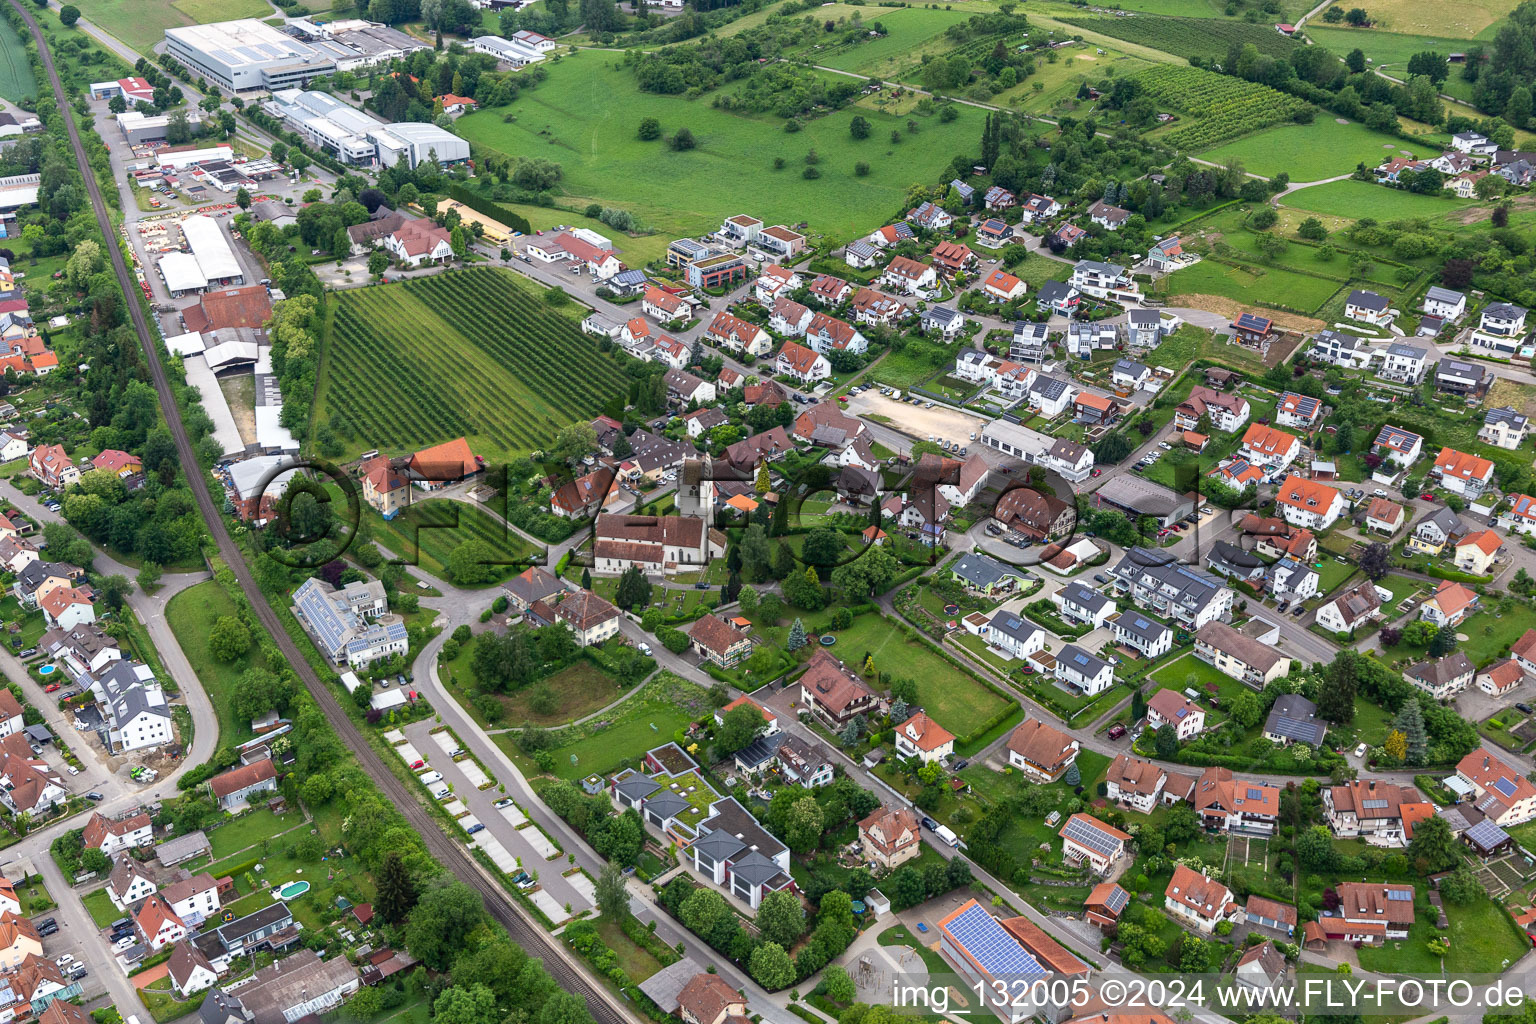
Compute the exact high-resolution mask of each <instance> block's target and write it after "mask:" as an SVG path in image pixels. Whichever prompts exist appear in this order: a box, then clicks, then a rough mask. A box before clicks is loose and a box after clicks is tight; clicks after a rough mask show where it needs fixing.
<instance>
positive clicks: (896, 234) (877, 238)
mask: <svg viewBox="0 0 1536 1024" xmlns="http://www.w3.org/2000/svg"><path fill="white" fill-rule="evenodd" d="M916 237H917V234H916V233H915V232H914V231H913V230H912V226H911V225H910V224H908V223H906V222H905V221H897V222H896V223H895V224H887V225H886V226H885V227H883V228H879V229H877V230H875V231H872V232H870V234H869V237H867V238H866V239H865V241H866V242H868V243H869V244H870V245H872V246H874V247H875V248H876V249H889V248H890V247H891V246H893V245H900V244H901V243H902V242H906V241H910V240H911V239H914V238H916Z"/></svg>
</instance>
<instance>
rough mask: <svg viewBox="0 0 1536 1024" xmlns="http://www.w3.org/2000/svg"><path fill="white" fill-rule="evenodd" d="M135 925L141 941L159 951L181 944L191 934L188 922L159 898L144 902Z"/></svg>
mask: <svg viewBox="0 0 1536 1024" xmlns="http://www.w3.org/2000/svg"><path fill="white" fill-rule="evenodd" d="M133 925H134V928H135V930H137V931H138V933H139V940H140V941H141V942H143V943H144V944H145V945H146V946H148V947H149V948H150V949H151V950H154V951H157V952H158V951H159V950H161V949H164V948H165V947H166V946H169V945H170V944H172V943H173V942H180V941H181V940H182V939H185V938H186V937H187V935H188V934H189V932H188V930H187V925H186V922H185V921H183V920H182V919H181V918H179V917H177V916H176V914H175V912H174V911H172V910H171V908H170V906H169V904H167V903H166V902H165V900H163V899H161V898H160V897H159V896H151V897H150V898H149V899H147V900H145V901H144V905H143V906H142V907H140V908H139V912H138V913H137V914H135V915H134V917H133Z"/></svg>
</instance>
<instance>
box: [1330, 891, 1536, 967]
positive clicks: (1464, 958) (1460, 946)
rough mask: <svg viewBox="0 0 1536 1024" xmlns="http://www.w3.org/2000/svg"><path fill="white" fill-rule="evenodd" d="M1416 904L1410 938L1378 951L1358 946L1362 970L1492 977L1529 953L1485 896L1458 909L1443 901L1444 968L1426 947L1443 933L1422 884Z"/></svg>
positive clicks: (1387, 944)
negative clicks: (1446, 949) (1446, 942)
mask: <svg viewBox="0 0 1536 1024" xmlns="http://www.w3.org/2000/svg"><path fill="white" fill-rule="evenodd" d="M1419 889H1420V893H1419V902H1420V903H1421V904H1422V905H1421V907H1420V911H1419V916H1418V919H1417V920H1416V921H1415V922H1414V925H1413V928H1412V929H1411V930H1410V931H1409V932H1408V938H1407V939H1405V940H1402V941H1398V942H1388V943H1386V945H1384V946H1380V947H1361V949H1360V966H1361V967H1362V968H1364V969H1365V970H1368V971H1378V972H1380V973H1382V974H1411V975H1414V976H1418V977H1426V976H1430V975H1436V976H1438V975H1439V974H1440V973H1441V971H1442V969H1443V970H1444V971H1446V972H1448V973H1451V974H1455V973H1462V972H1474V971H1480V972H1485V973H1495V972H1497V971H1499V970H1501V969H1502V967H1503V965H1505V964H1509V963H1513V962H1514V961H1515V960H1517V959H1519V958H1520V957H1521V956H1522V955H1523V954H1524V953H1525V952H1526V951H1527V950H1528V949H1529V943H1528V941H1527V940H1526V939H1525V937H1524V936H1523V935H1522V934H1521V933H1520V930H1519V929H1518V928H1516V927H1515V925H1514V922H1512V921H1510V920H1509V918H1508V916H1507V915H1506V914H1505V913H1504V911H1503V910H1502V909H1500V908H1499V906H1498V905H1497V904H1496V903H1494V902H1493V901H1492V900H1490V899H1487V898H1486V897H1484V898H1482V899H1479V900H1478V901H1477V902H1475V903H1473V904H1472V905H1471V906H1466V907H1462V906H1457V905H1456V904H1454V903H1452V902H1450V901H1449V900H1447V901H1446V904H1445V916H1446V919H1447V920H1448V921H1449V922H1450V925H1451V927H1450V931H1449V933H1448V937H1449V938H1450V943H1451V948H1450V951H1449V952H1447V953H1446V955H1445V961H1444V964H1443V965H1442V963H1441V961H1440V958H1438V957H1436V956H1435V955H1434V954H1432V953H1430V952H1429V949H1428V948H1427V947H1428V943H1429V941H1430V940H1431V939H1434V938H1436V937H1438V936H1439V935H1440V934H1441V933H1440V931H1439V930H1438V929H1436V928H1435V921H1434V911H1433V910H1431V909H1429V907H1428V901H1427V900H1425V899H1424V894H1423V891H1422V890H1423V885H1420V886H1419Z"/></svg>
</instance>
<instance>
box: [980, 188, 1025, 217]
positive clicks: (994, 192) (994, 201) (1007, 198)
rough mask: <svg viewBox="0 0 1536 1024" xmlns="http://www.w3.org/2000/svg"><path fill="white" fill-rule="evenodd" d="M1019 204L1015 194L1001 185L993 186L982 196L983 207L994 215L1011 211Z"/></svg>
mask: <svg viewBox="0 0 1536 1024" xmlns="http://www.w3.org/2000/svg"><path fill="white" fill-rule="evenodd" d="M1018 204H1019V201H1018V200H1017V199H1016V198H1014V195H1013V193H1012V192H1009V191H1008V190H1007V189H1005V188H1003V186H1001V185H993V186H992V187H991V188H989V189H987V191H986V193H985V194H984V195H983V196H982V205H983V206H985V207H986V208H987V209H988V210H991V211H993V212H994V213H995V212H997V211H999V210H1007V209H1011V208H1012V207H1015V206H1017V205H1018Z"/></svg>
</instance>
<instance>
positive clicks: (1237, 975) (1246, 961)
mask: <svg viewBox="0 0 1536 1024" xmlns="http://www.w3.org/2000/svg"><path fill="white" fill-rule="evenodd" d="M1261 902H1268V901H1262V900H1261ZM1291 912H1292V914H1294V913H1295V911H1294V909H1293V910H1292V911H1291ZM1248 919H1249V920H1250V921H1252V920H1253V900H1251V899H1250V900H1249V901H1248ZM1286 970H1287V968H1286V964H1285V954H1284V953H1281V952H1280V951H1279V950H1278V949H1276V948H1275V944H1274V943H1273V942H1261V943H1259V944H1258V945H1257V946H1250V947H1248V951H1247V952H1246V953H1244V954H1243V955H1242V956H1241V957H1239V958H1238V960H1237V966H1236V967H1235V968H1233V970H1232V980H1233V981H1235V982H1236V983H1237V984H1238V985H1239V986H1240V987H1243V988H1250V989H1255V990H1258V991H1267V990H1269V989H1271V988H1273V987H1274V986H1276V985H1278V984H1279V983H1280V982H1281V981H1283V980H1284V979H1285V974H1286Z"/></svg>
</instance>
